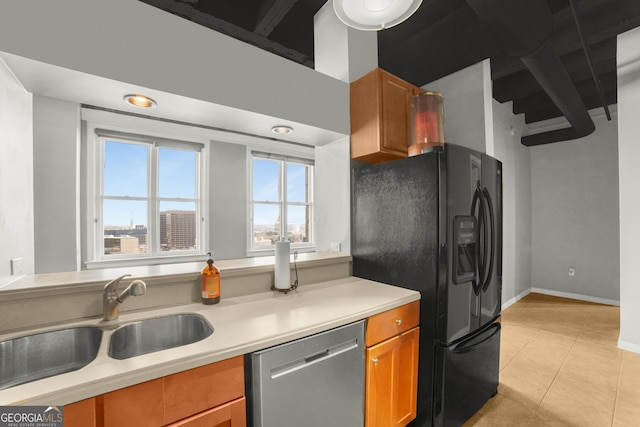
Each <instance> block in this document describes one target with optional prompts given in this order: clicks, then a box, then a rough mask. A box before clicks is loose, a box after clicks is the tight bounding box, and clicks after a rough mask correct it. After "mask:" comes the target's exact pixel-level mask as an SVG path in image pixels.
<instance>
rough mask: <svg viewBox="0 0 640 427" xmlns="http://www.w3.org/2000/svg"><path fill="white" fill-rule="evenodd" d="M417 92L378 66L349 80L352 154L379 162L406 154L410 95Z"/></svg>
mask: <svg viewBox="0 0 640 427" xmlns="http://www.w3.org/2000/svg"><path fill="white" fill-rule="evenodd" d="M419 93H422V90H421V89H420V88H418V87H416V86H413V85H411V84H409V83H407V82H405V81H404V80H402V79H399V78H398V77H396V76H394V75H392V74H389V73H388V72H386V71H384V70H382V69H380V68H376V69H375V70H373V71H371V72H369V73H368V74H366V75H364V76H363V77H361V78H360V79H358V80H356V81H355V82H353V83H351V100H350V102H351V158H352V159H354V160H361V161H364V162H368V163H382V162H386V161H389V160H395V159H400V158H403V157H407V142H408V117H409V99H410V98H411V97H412V96H413V95H417V94H419Z"/></svg>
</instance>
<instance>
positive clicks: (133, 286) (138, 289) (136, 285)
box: [116, 280, 147, 304]
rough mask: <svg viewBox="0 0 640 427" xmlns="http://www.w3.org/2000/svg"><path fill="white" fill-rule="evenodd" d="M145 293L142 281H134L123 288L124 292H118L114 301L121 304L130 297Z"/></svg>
mask: <svg viewBox="0 0 640 427" xmlns="http://www.w3.org/2000/svg"><path fill="white" fill-rule="evenodd" d="M146 292H147V284H146V283H144V282H143V281H142V280H134V281H133V282H131V283H130V284H129V286H127V287H126V288H125V290H124V291H122V292H120V294H119V295H118V297H117V298H116V301H118V303H120V304H122V303H123V302H124V300H125V299H127V298H129V297H130V296H134V297H137V296H139V295H144V294H145V293H146Z"/></svg>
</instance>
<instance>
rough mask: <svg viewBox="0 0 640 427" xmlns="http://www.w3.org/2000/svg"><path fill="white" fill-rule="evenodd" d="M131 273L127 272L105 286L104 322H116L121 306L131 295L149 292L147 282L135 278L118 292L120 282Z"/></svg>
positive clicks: (103, 298)
mask: <svg viewBox="0 0 640 427" xmlns="http://www.w3.org/2000/svg"><path fill="white" fill-rule="evenodd" d="M129 276H130V274H125V275H122V276H120V277H118V278H117V279H114V280H112V281H110V282H109V283H107V284H106V285H105V286H104V291H103V293H102V321H103V322H111V323H113V322H115V321H117V320H118V317H119V316H120V309H119V306H120V304H122V303H123V302H124V300H125V299H127V298H129V297H130V296H138V295H144V294H145V293H146V292H147V284H146V283H144V282H143V281H142V280H139V279H137V280H134V281H132V282H131V283H129V286H127V287H126V288H125V289H124V290H123V291H122V292H120V293H118V284H119V283H120V281H121V280H122V279H124V278H125V277H129Z"/></svg>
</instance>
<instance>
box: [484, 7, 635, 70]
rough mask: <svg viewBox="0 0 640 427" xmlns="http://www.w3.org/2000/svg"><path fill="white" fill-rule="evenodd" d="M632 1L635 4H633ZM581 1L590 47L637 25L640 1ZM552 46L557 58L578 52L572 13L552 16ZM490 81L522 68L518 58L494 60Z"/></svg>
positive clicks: (578, 41) (566, 11) (506, 57)
mask: <svg viewBox="0 0 640 427" xmlns="http://www.w3.org/2000/svg"><path fill="white" fill-rule="evenodd" d="M634 2H635V3H634ZM605 3H606V4H603V2H602V1H600V0H583V1H582V2H580V10H581V11H582V17H583V21H582V22H583V25H584V31H585V33H588V34H591V36H590V37H589V39H588V42H589V44H590V45H593V44H595V43H599V42H602V41H604V40H607V39H609V38H611V37H616V36H617V35H618V34H620V33H623V32H625V31H628V30H631V29H633V28H635V27H637V26H640V11H638V10H637V9H640V2H638V1H637V0H632V1H631V2H629V1H627V0H608V1H607V2H605ZM551 45H552V46H553V48H554V50H555V51H556V53H557V54H558V55H560V56H562V55H566V54H567V53H569V52H573V51H575V50H578V49H581V48H582V45H581V43H580V38H579V37H578V35H577V32H576V28H575V23H574V22H573V17H572V16H571V10H569V9H567V10H563V11H561V12H559V13H556V14H555V15H554V33H553V34H552V36H551ZM493 59H494V60H492V66H493V68H494V69H495V71H493V70H492V77H493V79H499V78H502V77H505V76H507V75H509V74H512V73H515V72H517V71H520V70H523V69H524V68H525V67H524V65H523V64H522V62H521V61H518V59H517V58H512V57H509V56H508V55H501V56H497V57H495V58H493Z"/></svg>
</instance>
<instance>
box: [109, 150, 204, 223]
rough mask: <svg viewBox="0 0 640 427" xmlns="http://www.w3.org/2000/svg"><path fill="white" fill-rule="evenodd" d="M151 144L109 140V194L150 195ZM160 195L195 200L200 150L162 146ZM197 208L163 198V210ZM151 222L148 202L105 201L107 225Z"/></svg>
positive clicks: (161, 207) (160, 153) (159, 163)
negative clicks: (197, 153)
mask: <svg viewBox="0 0 640 427" xmlns="http://www.w3.org/2000/svg"><path fill="white" fill-rule="evenodd" d="M150 148H151V145H150V144H144V143H142V144H124V143H118V142H112V141H107V142H105V154H104V162H105V168H104V194H105V196H130V197H146V195H147V186H148V177H147V175H148V172H147V170H148V157H149V155H148V151H149V149H150ZM158 165H159V166H158V174H159V195H160V197H161V198H162V197H166V198H185V199H193V198H194V197H195V192H196V183H195V171H196V153H195V152H194V151H183V150H175V149H171V148H166V147H161V148H160V149H159V161H158ZM172 209H181V210H194V209H195V204H194V203H193V202H169V201H164V202H163V201H161V202H160V210H161V211H164V210H172ZM132 220H133V224H134V225H148V224H147V207H146V202H144V201H137V200H105V206H104V224H105V225H130V224H131V221H132Z"/></svg>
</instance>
